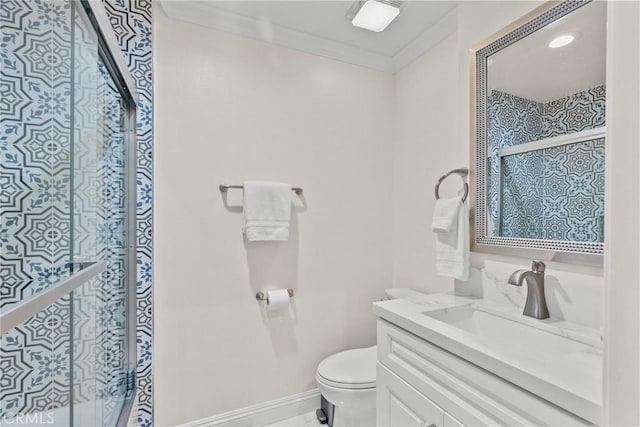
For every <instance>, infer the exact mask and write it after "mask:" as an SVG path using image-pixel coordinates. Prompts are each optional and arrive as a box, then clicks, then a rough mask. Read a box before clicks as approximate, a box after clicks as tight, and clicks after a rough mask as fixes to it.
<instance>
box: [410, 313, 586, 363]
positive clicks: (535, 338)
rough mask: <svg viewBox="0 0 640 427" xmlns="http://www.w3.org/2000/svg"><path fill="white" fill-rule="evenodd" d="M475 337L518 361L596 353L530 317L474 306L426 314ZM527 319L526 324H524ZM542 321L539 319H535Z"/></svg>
mask: <svg viewBox="0 0 640 427" xmlns="http://www.w3.org/2000/svg"><path fill="white" fill-rule="evenodd" d="M423 314H424V315H426V316H429V317H431V318H433V319H436V320H439V321H440V322H444V323H446V324H448V325H450V326H453V327H455V328H458V329H460V330H462V331H464V332H467V333H469V334H472V335H473V336H475V337H476V338H477V339H478V340H479V341H481V342H482V344H484V345H487V346H488V347H489V348H492V349H494V350H498V351H500V352H502V353H506V354H512V355H514V356H517V357H518V360H523V358H524V359H529V360H532V359H534V360H537V361H543V360H549V361H551V360H556V361H557V360H558V358H559V357H560V358H570V357H571V355H576V353H585V352H593V346H592V345H588V344H585V343H582V342H579V341H576V340H574V339H571V338H568V337H565V336H563V335H560V334H557V333H553V332H550V331H548V330H545V329H544V328H543V327H544V325H545V324H544V323H542V322H541V323H540V326H541V327H536V326H534V325H531V324H528V322H527V321H528V320H529V319H528V318H526V319H525V318H523V319H522V320H520V319H518V320H515V319H510V318H508V317H506V316H502V315H497V314H493V313H490V312H488V311H485V310H482V309H479V308H478V307H474V306H462V307H455V308H448V309H439V310H432V311H427V312H424V313H423ZM525 322H527V323H525ZM533 322H540V321H535V320H534V321H533Z"/></svg>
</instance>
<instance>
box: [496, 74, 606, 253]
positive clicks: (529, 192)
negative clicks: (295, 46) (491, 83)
mask: <svg viewBox="0 0 640 427" xmlns="http://www.w3.org/2000/svg"><path fill="white" fill-rule="evenodd" d="M605 93H606V91H605V88H604V86H599V87H595V88H593V89H590V90H588V91H584V92H580V93H577V94H574V95H571V96H568V97H565V98H561V99H558V100H554V101H550V102H548V103H545V104H541V103H535V102H534V101H529V100H525V99H522V98H519V97H516V96H512V95H509V94H506V93H502V92H497V91H494V92H492V95H491V97H490V102H489V122H488V130H487V132H488V151H489V153H490V157H489V162H488V165H489V167H488V170H489V178H488V185H487V187H488V188H487V189H488V195H487V201H488V207H489V221H490V227H489V229H490V230H492V231H493V232H494V233H495V232H496V231H497V230H498V224H500V225H501V228H500V235H502V236H510V237H530V238H553V239H559V240H576V239H579V240H581V241H602V239H603V233H602V225H601V222H602V221H601V219H597V220H593V221H595V223H590V224H585V223H584V221H585V219H584V215H585V212H589V213H590V214H592V215H595V217H596V218H600V217H602V216H603V215H604V162H605V156H604V139H600V140H595V141H584V142H579V143H574V144H570V145H565V146H559V147H554V148H548V149H544V150H538V151H535V152H527V153H521V154H516V155H511V156H507V157H505V158H503V164H502V171H503V177H502V178H504V179H502V186H501V187H500V185H499V182H500V181H501V177H499V176H498V173H499V170H500V169H499V168H498V165H497V158H498V149H499V148H502V147H505V146H510V145H514V144H520V143H526V142H530V141H535V140H540V139H543V138H547V137H551V136H556V135H561V134H567V133H572V132H579V131H582V130H585V129H590V128H594V127H599V126H603V125H604V124H605ZM515 171H518V173H517V174H516V173H515ZM523 172H526V173H523ZM509 176H510V177H511V178H507V177H509ZM498 188H501V191H502V197H500V195H499V194H498ZM583 198H586V199H588V200H589V202H588V209H587V208H585V206H586V205H585V204H587V202H585V201H584V200H585V199H583ZM501 199H505V200H506V199H514V200H516V201H517V200H519V201H520V202H517V204H514V203H516V202H515V201H510V202H504V201H503V202H502V204H503V206H502V210H501V211H500V212H501V216H502V221H500V220H499V218H498V211H499V209H500V206H499V204H500V200H501ZM538 199H540V200H542V202H541V203H532V202H531V200H538ZM572 200H573V202H572V203H567V201H572ZM578 201H579V202H580V203H578ZM594 206H595V207H594ZM583 208H585V209H586V210H585V209H583ZM529 218H542V220H541V221H538V222H537V224H538V225H537V226H536V225H535V222H532V221H530V220H529ZM593 221H592V222H593ZM589 230H591V231H589ZM594 230H595V231H594ZM599 230H600V231H599ZM519 233H524V234H519Z"/></svg>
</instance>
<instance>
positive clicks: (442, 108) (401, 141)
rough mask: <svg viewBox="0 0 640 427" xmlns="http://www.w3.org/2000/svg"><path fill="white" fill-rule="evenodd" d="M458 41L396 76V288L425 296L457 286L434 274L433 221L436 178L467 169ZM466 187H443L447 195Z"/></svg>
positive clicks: (455, 181) (435, 50)
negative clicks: (458, 122)
mask: <svg viewBox="0 0 640 427" xmlns="http://www.w3.org/2000/svg"><path fill="white" fill-rule="evenodd" d="M457 48H458V44H457V36H456V34H455V33H454V34H452V35H450V36H449V37H447V38H446V39H445V40H443V41H442V42H441V43H439V44H438V45H437V46H435V47H434V48H433V49H431V50H429V51H428V52H427V53H426V54H425V55H423V56H422V57H420V58H419V59H418V60H416V61H415V62H414V63H412V64H411V65H409V66H407V67H405V68H404V69H403V70H402V71H400V72H398V73H397V74H396V76H395V114H394V150H393V223H392V236H393V283H394V286H407V287H411V288H414V289H418V290H421V291H423V292H439V291H444V290H448V289H450V288H451V287H452V285H453V282H452V280H450V279H447V278H443V277H440V276H437V275H436V274H435V270H434V265H435V252H434V249H435V246H434V240H433V235H432V233H431V227H430V220H431V213H432V212H433V205H434V202H435V199H434V195H433V191H434V184H435V182H436V181H437V179H438V178H439V177H440V176H441V175H442V174H443V173H444V172H446V171H447V170H450V169H454V168H458V167H461V166H466V164H467V160H466V158H467V157H466V156H467V146H466V145H465V144H464V143H463V142H462V141H459V140H458V136H457V129H456V126H455V120H454V118H455V117H456V115H457V113H458V91H457V82H458V80H457V72H458V61H457V52H458V50H457ZM461 186H462V182H461V181H460V179H459V178H457V177H452V178H451V179H450V180H447V181H445V182H443V184H442V189H441V192H442V194H443V195H446V194H454V192H455V191H456V190H457V189H459V188H460V187H461Z"/></svg>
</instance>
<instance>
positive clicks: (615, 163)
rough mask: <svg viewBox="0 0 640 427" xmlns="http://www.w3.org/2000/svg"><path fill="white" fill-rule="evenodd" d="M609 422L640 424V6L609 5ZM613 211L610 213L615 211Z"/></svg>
mask: <svg viewBox="0 0 640 427" xmlns="http://www.w3.org/2000/svg"><path fill="white" fill-rule="evenodd" d="M607 14H608V19H607V21H608V22H607V24H608V25H607V31H608V40H607V132H608V134H607V170H606V173H607V175H606V186H607V187H606V200H605V204H606V206H607V217H606V225H605V227H606V229H605V245H606V248H607V249H606V251H607V255H606V265H605V270H606V273H607V274H606V279H607V284H608V286H607V291H608V292H607V321H606V334H605V385H604V396H605V403H606V406H605V422H604V424H605V425H608V426H623V425H624V426H638V425H640V391H639V380H640V360H639V357H638V351H639V348H640V340H639V338H640V337H639V336H638V333H639V327H640V325H639V323H640V314H639V313H640V301H639V300H638V298H639V297H640V290H639V287H640V283H638V282H639V281H638V261H639V257H640V226H639V222H640V218H639V215H640V197H639V196H640V195H639V192H638V189H639V188H640V186H639V185H638V184H639V182H640V173H639V172H638V164H640V150H639V145H640V143H639V141H640V78H639V77H638V76H640V4H639V3H638V2H621V1H615V2H609V4H608V8H607ZM610 213H612V214H611V215H610Z"/></svg>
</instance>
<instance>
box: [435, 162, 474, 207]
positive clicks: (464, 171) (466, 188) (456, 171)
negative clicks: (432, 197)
mask: <svg viewBox="0 0 640 427" xmlns="http://www.w3.org/2000/svg"><path fill="white" fill-rule="evenodd" d="M452 174H456V175H460V176H461V177H462V178H463V179H464V178H466V177H467V175H469V169H468V168H458V169H453V170H450V171H449V172H447V173H446V174H444V175H442V176H441V177H440V179H438V183H437V184H436V189H435V193H436V200H438V199H439V198H440V192H439V190H440V184H441V183H442V181H444V180H445V179H446V178H447V177H448V176H449V175H452ZM462 189H463V190H464V194H463V195H462V201H463V202H464V201H465V200H467V196H469V184H467V183H466V182H465V183H464V185H463V187H462Z"/></svg>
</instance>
